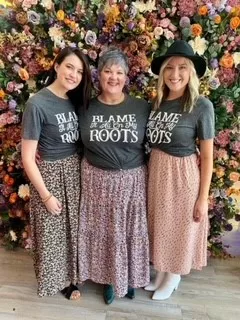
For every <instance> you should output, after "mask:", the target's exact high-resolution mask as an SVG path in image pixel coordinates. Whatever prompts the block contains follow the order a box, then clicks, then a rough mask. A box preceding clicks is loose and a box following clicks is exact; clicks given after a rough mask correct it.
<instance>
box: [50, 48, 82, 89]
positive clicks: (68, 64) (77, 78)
mask: <svg viewBox="0 0 240 320" xmlns="http://www.w3.org/2000/svg"><path fill="white" fill-rule="evenodd" d="M54 68H55V71H56V74H57V78H56V80H55V82H56V84H57V85H58V86H59V88H61V90H62V92H67V91H69V90H73V89H75V88H76V87H77V86H78V85H79V84H80V82H81V80H82V75H83V63H82V61H81V60H80V59H79V58H78V56H76V55H75V54H74V53H72V54H70V55H68V56H67V57H66V58H65V59H64V60H63V61H62V63H61V64H57V63H56V64H55V67H54Z"/></svg>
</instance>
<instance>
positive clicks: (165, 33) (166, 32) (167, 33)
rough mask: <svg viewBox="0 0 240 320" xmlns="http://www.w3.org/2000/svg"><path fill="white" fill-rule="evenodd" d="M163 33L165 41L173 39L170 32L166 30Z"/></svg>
mask: <svg viewBox="0 0 240 320" xmlns="http://www.w3.org/2000/svg"><path fill="white" fill-rule="evenodd" d="M163 33H164V36H165V37H166V39H167V40H169V39H174V34H173V33H172V31H170V30H168V29H164V30H163Z"/></svg>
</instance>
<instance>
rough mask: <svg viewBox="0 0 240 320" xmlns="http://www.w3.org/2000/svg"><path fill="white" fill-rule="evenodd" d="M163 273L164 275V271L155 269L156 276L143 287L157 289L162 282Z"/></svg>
mask: <svg viewBox="0 0 240 320" xmlns="http://www.w3.org/2000/svg"><path fill="white" fill-rule="evenodd" d="M165 275H166V272H160V271H157V273H156V277H155V278H154V279H153V280H152V281H151V282H150V283H149V285H147V286H146V287H145V288H144V289H145V290H146V291H155V290H157V288H159V287H160V285H161V284H162V282H163V280H164V277H165Z"/></svg>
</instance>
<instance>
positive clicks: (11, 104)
mask: <svg viewBox="0 0 240 320" xmlns="http://www.w3.org/2000/svg"><path fill="white" fill-rule="evenodd" d="M16 106H17V102H16V101H15V100H13V99H12V100H10V101H9V102H8V107H9V109H10V110H11V111H14V110H15V108H16Z"/></svg>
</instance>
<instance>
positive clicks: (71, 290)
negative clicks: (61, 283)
mask: <svg viewBox="0 0 240 320" xmlns="http://www.w3.org/2000/svg"><path fill="white" fill-rule="evenodd" d="M76 291H77V292H78V293H79V298H80V296H81V294H80V291H79V290H78V287H77V286H75V285H74V284H72V283H71V284H70V286H69V287H66V288H64V289H63V290H61V293H62V294H63V295H64V296H65V298H66V299H68V300H78V299H79V298H77V299H75V298H73V293H76Z"/></svg>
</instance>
